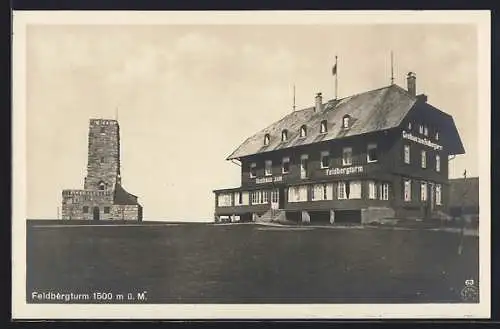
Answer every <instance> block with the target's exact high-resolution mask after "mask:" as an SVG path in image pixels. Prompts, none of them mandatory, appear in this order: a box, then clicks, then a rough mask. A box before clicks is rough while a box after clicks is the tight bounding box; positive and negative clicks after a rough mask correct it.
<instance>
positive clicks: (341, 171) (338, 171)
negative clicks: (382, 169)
mask: <svg viewBox="0 0 500 329" xmlns="http://www.w3.org/2000/svg"><path fill="white" fill-rule="evenodd" d="M362 172H363V166H353V167H347V168H331V169H326V170H325V174H326V175H327V176H334V175H351V174H357V173H362Z"/></svg>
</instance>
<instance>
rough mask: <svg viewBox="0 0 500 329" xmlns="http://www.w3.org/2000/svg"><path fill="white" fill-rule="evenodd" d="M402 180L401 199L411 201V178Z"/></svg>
mask: <svg viewBox="0 0 500 329" xmlns="http://www.w3.org/2000/svg"><path fill="white" fill-rule="evenodd" d="M403 182H404V183H403V200H404V201H405V202H411V180H409V179H405V180H404V181H403Z"/></svg>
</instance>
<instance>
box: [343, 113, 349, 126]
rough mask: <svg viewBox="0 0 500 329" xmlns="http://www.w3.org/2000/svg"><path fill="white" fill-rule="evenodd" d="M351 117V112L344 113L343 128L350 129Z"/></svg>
mask: <svg viewBox="0 0 500 329" xmlns="http://www.w3.org/2000/svg"><path fill="white" fill-rule="evenodd" d="M350 120H351V117H350V116H349V114H346V115H344V117H343V118H342V128H344V129H349V124H350Z"/></svg>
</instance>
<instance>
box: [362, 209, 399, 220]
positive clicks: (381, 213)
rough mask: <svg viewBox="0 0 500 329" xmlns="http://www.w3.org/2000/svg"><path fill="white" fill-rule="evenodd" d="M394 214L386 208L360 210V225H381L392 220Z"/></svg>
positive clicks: (392, 210)
mask: <svg viewBox="0 0 500 329" xmlns="http://www.w3.org/2000/svg"><path fill="white" fill-rule="evenodd" d="M395 214H396V212H395V211H394V209H392V208H388V207H368V208H366V209H361V223H362V224H370V223H383V222H384V221H387V220H390V219H392V218H394V216H395Z"/></svg>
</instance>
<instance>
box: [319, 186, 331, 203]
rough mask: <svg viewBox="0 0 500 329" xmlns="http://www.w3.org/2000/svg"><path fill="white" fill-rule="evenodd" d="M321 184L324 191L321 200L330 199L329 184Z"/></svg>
mask: <svg viewBox="0 0 500 329" xmlns="http://www.w3.org/2000/svg"><path fill="white" fill-rule="evenodd" d="M321 185H322V186H321V192H322V193H321V197H322V198H321V200H328V199H330V198H329V197H328V184H321Z"/></svg>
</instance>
